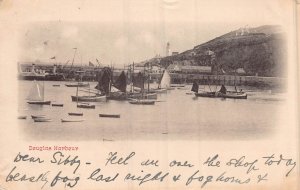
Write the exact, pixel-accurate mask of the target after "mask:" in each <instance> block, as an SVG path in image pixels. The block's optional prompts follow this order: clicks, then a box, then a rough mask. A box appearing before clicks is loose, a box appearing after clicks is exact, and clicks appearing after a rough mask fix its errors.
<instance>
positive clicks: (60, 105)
mask: <svg viewBox="0 0 300 190" xmlns="http://www.w3.org/2000/svg"><path fill="white" fill-rule="evenodd" d="M52 106H54V107H63V106H64V105H63V104H52Z"/></svg>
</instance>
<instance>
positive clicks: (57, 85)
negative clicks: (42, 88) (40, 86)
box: [52, 84, 60, 87]
mask: <svg viewBox="0 0 300 190" xmlns="http://www.w3.org/2000/svg"><path fill="white" fill-rule="evenodd" d="M52 86H53V87H60V85H59V84H53V85H52Z"/></svg>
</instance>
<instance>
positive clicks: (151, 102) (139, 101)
mask: <svg viewBox="0 0 300 190" xmlns="http://www.w3.org/2000/svg"><path fill="white" fill-rule="evenodd" d="M128 102H129V103H130V104H135V105H154V104H155V101H154V100H145V99H131V100H129V101H128Z"/></svg>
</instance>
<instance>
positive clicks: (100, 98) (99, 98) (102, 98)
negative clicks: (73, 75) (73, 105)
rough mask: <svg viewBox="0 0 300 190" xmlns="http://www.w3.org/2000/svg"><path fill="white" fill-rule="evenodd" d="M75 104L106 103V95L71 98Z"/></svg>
mask: <svg viewBox="0 0 300 190" xmlns="http://www.w3.org/2000/svg"><path fill="white" fill-rule="evenodd" d="M71 98H72V101H73V102H77V101H78V102H102V101H106V96H105V95H95V96H71Z"/></svg>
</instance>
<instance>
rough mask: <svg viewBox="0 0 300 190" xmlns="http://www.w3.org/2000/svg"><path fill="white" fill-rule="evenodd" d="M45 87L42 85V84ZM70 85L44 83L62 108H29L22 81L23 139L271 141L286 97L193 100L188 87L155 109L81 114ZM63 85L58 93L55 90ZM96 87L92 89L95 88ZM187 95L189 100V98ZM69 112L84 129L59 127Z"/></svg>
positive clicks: (110, 107)
mask: <svg viewBox="0 0 300 190" xmlns="http://www.w3.org/2000/svg"><path fill="white" fill-rule="evenodd" d="M41 83H43V82H41ZM65 83H66V82H48V81H45V82H44V85H45V99H47V100H51V101H52V103H63V104H64V107H52V106H47V105H44V106H39V105H28V104H27V103H26V98H27V95H28V91H29V89H30V88H31V86H32V81H19V114H20V115H27V119H26V120H19V121H18V122H19V127H20V128H21V130H22V133H23V134H24V138H25V139H34V140H103V139H106V140H113V141H119V140H202V139H203V140H210V139H212V140H218V139H220V140H234V139H257V138H264V137H265V136H268V135H272V133H273V132H274V130H275V128H276V120H275V119H274V118H277V116H278V114H281V112H282V109H280V108H281V106H282V105H283V102H284V100H283V97H284V94H281V93H276V94H273V93H272V92H271V91H269V90H256V89H251V90H250V89H249V88H248V89H247V88H246V87H243V90H245V91H249V92H248V99H247V100H233V99H217V98H215V99H211V98H201V97H199V98H195V97H194V95H191V94H189V92H190V88H191V87H190V86H187V87H185V88H183V89H175V90H172V91H169V92H168V93H166V94H161V95H159V96H158V100H160V102H156V104H155V105H148V106H143V105H131V104H129V103H128V102H126V101H112V100H111V101H108V102H98V103H95V104H96V109H92V110H88V109H80V108H77V107H76V102H72V101H71V95H75V94H76V88H68V87H66V86H65V85H64V84H65ZM53 84H60V87H53V86H52V85H53ZM95 85H96V83H91V86H92V87H94V86H95ZM187 93H188V94H189V95H188V94H187ZM68 112H83V113H84V116H83V118H84V119H85V121H84V122H81V123H61V120H60V119H62V118H70V116H68ZM99 113H112V114H121V118H119V119H113V118H100V117H99ZM33 114H39V115H40V114H42V115H47V117H49V118H51V119H52V120H53V121H52V122H47V123H35V122H34V121H33V120H32V119H31V118H30V115H33Z"/></svg>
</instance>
